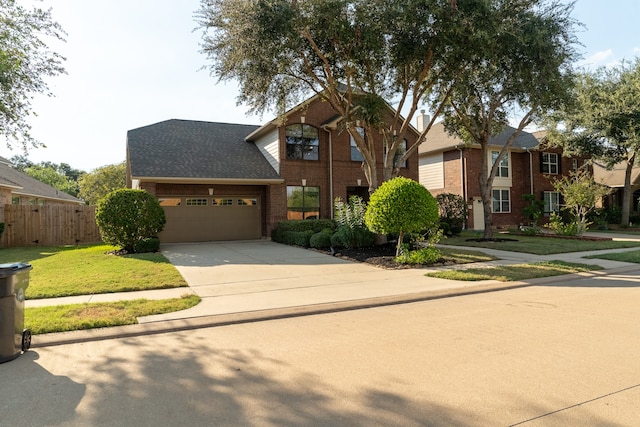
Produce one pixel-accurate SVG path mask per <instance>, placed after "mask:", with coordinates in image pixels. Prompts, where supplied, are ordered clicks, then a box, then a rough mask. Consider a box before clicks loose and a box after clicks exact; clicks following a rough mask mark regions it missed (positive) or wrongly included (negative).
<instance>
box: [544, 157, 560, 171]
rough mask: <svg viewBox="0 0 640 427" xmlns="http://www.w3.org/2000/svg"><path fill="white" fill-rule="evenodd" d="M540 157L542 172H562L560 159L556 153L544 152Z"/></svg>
mask: <svg viewBox="0 0 640 427" xmlns="http://www.w3.org/2000/svg"><path fill="white" fill-rule="evenodd" d="M541 156H542V157H541V158H540V166H541V168H540V170H541V172H542V173H548V174H551V175H557V174H558V173H560V166H559V159H558V155H557V154H556V153H542V154H541Z"/></svg>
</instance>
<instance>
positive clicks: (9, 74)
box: [0, 0, 65, 150]
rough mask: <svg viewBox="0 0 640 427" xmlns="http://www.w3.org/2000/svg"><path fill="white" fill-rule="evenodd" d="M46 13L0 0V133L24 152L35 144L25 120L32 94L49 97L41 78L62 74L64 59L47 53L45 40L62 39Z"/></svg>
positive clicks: (9, 142) (7, 0)
mask: <svg viewBox="0 0 640 427" xmlns="http://www.w3.org/2000/svg"><path fill="white" fill-rule="evenodd" d="M64 34H65V33H64V31H63V30H62V28H61V27H60V25H59V24H57V23H56V22H54V21H53V20H52V17H51V12H50V10H46V11H45V10H42V9H39V8H33V9H32V10H28V9H26V8H25V7H23V6H20V5H18V4H17V2H16V1H15V0H0V134H1V135H4V136H5V138H6V140H7V146H8V147H10V148H11V146H12V143H18V144H21V145H22V147H23V148H24V149H25V150H26V149H27V148H28V147H29V146H36V145H37V144H38V143H37V142H36V140H35V139H34V138H33V137H32V136H31V134H30V130H31V125H30V124H29V123H28V117H29V116H30V115H32V114H34V112H33V111H32V108H31V99H32V97H33V95H35V94H38V93H40V94H46V95H51V92H50V91H49V87H48V85H47V83H46V81H45V77H49V76H55V75H58V74H61V73H64V72H65V71H64V68H63V66H62V63H63V61H64V58H63V57H62V56H61V55H59V54H57V53H55V52H51V51H50V50H49V48H48V46H47V44H46V43H45V41H44V39H45V38H46V37H49V38H54V39H58V40H63V36H64Z"/></svg>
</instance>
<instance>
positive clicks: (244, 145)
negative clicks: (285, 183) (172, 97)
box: [127, 119, 281, 181]
mask: <svg viewBox="0 0 640 427" xmlns="http://www.w3.org/2000/svg"><path fill="white" fill-rule="evenodd" d="M256 129H258V126H252V125H240V124H229V123H214V122H202V121H193V120H177V119H171V120H166V121H164V122H159V123H156V124H152V125H149V126H144V127H141V128H137V129H132V130H130V131H128V132H127V153H128V158H129V164H130V167H131V169H130V173H131V177H132V178H133V179H137V178H178V179H179V178H193V179H195V178H197V179H209V180H216V179H221V180H255V181H265V180H266V181H274V180H278V181H279V180H281V178H280V176H279V175H278V173H277V172H276V171H275V170H274V169H273V167H272V166H271V165H270V164H269V162H268V161H267V159H266V158H265V157H264V156H263V155H262V154H261V153H260V151H259V150H258V148H257V147H256V145H255V144H254V143H252V142H246V141H245V137H246V136H247V135H249V134H250V133H251V132H253V131H255V130H256Z"/></svg>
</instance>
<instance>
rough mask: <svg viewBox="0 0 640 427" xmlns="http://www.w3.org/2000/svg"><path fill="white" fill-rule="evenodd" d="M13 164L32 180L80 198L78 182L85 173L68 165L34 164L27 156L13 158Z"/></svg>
mask: <svg viewBox="0 0 640 427" xmlns="http://www.w3.org/2000/svg"><path fill="white" fill-rule="evenodd" d="M11 163H12V164H13V166H14V167H15V168H16V169H18V170H19V171H21V172H23V173H25V174H27V175H29V176H30V177H31V178H34V179H37V180H38V181H40V182H44V183H45V184H47V185H50V186H52V187H53V188H57V189H58V190H60V191H64V192H65V193H67V194H70V195H72V196H74V197H79V187H78V181H79V180H80V178H81V176H82V175H83V174H84V173H85V172H84V171H81V170H79V169H74V168H72V167H71V166H69V165H68V164H67V163H60V164H56V163H53V162H46V161H45V162H40V163H33V162H32V161H31V160H29V159H28V158H27V157H26V156H13V157H12V158H11Z"/></svg>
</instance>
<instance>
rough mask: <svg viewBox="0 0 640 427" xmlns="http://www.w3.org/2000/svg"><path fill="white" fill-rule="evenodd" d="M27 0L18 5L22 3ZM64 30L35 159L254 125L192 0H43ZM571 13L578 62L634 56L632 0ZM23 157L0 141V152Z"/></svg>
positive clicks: (584, 2) (36, 125)
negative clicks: (143, 130) (60, 70)
mask: <svg viewBox="0 0 640 427" xmlns="http://www.w3.org/2000/svg"><path fill="white" fill-rule="evenodd" d="M27 1H28V0H22V3H26V2H27ZM38 4H40V7H43V8H49V7H51V8H52V13H53V17H54V19H55V20H56V21H58V22H59V23H60V24H61V25H62V27H63V28H64V29H65V31H66V32H67V34H68V35H67V41H66V43H53V42H52V43H50V46H51V48H52V49H54V50H56V51H57V52H59V53H61V54H62V55H64V56H66V57H67V61H66V65H65V66H66V69H67V73H68V74H67V75H63V76H58V77H55V78H53V79H50V80H49V82H50V88H51V90H52V92H53V93H54V95H55V97H43V96H38V97H36V98H35V99H34V101H33V107H34V109H35V111H36V112H37V114H38V116H37V117H34V118H32V119H31V121H30V123H31V124H32V126H33V131H32V134H33V136H35V137H36V138H37V139H39V140H40V141H41V142H43V143H44V144H45V145H46V148H37V149H31V150H30V151H29V158H30V159H31V160H32V161H34V162H40V161H51V162H54V163H68V164H69V165H71V166H72V167H73V168H76V169H81V170H85V171H91V170H93V169H95V168H97V167H100V166H104V165H108V164H113V163H118V162H121V161H123V160H124V159H125V156H126V154H125V144H126V133H127V130H129V129H134V128H137V127H140V126H146V125H149V124H152V123H156V122H159V121H163V120H167V119H190V120H206V121H218V122H227V123H248V124H262V123H263V122H264V121H266V120H268V119H270V118H271V116H270V114H268V113H267V114H266V115H265V116H264V117H259V116H247V114H246V111H247V109H246V108H244V107H243V106H237V105H236V100H235V98H236V96H237V90H236V87H235V86H234V85H233V84H232V83H228V84H226V85H225V84H221V83H218V82H217V80H216V79H215V78H213V77H211V76H210V75H209V72H208V71H207V70H202V69H201V67H202V66H203V65H206V61H205V56H204V55H203V54H201V53H200V52H199V51H200V47H199V42H200V35H201V34H200V32H199V31H196V32H194V31H193V30H194V28H195V27H196V23H195V21H194V18H193V14H194V11H195V10H197V9H198V8H199V5H200V2H199V0H109V1H103V0H91V1H87V0H43V1H42V2H38ZM573 16H574V17H575V18H576V19H577V20H578V21H580V22H582V23H583V24H585V26H586V28H584V29H579V31H578V37H579V39H580V41H581V43H582V44H583V45H584V46H582V47H580V51H581V52H582V54H583V59H582V60H581V61H580V63H579V64H578V65H580V66H585V67H590V68H595V67H598V66H608V65H615V64H617V63H619V61H621V60H622V59H632V58H634V57H636V56H640V30H638V29H637V28H638V27H637V19H638V16H640V0H615V1H602V0H578V1H577V2H576V5H575V8H574V13H573ZM16 154H22V152H21V150H15V149H14V150H13V151H9V150H8V149H7V148H6V144H0V156H2V157H6V158H9V157H11V156H13V155H16Z"/></svg>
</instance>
